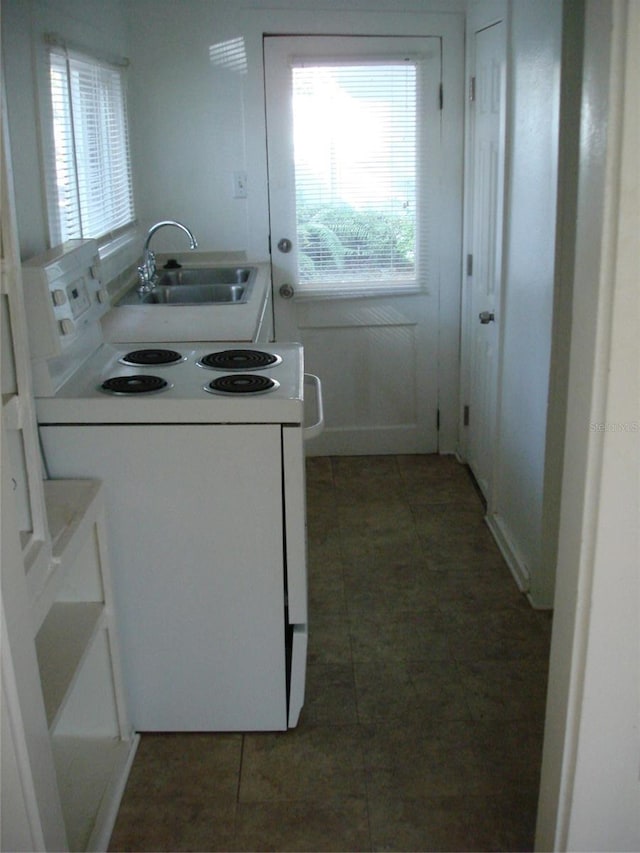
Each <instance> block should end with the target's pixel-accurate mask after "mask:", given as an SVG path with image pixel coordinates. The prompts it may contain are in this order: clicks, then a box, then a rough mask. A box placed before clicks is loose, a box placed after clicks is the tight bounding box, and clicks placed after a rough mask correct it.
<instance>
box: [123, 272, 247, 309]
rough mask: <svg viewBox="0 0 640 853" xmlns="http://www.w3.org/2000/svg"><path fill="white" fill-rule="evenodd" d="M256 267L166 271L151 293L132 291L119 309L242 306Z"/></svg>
mask: <svg viewBox="0 0 640 853" xmlns="http://www.w3.org/2000/svg"><path fill="white" fill-rule="evenodd" d="M256 272H257V270H256V267H192V268H186V267H181V268H180V269H177V270H163V271H162V273H161V275H160V277H159V279H158V283H157V284H156V285H155V287H154V288H153V290H150V291H149V292H148V293H139V292H138V290H137V288H135V287H134V288H133V289H132V290H130V291H129V292H128V293H127V294H126V295H125V296H124V297H123V298H122V299H121V300H120V301H119V303H118V305H242V304H243V303H245V302H247V301H248V300H249V297H250V295H251V291H252V289H253V285H254V282H255V278H256Z"/></svg>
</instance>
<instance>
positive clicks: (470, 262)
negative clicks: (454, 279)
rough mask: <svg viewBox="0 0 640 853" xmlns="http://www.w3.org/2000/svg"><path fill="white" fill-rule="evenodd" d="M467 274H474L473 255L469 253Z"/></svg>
mask: <svg viewBox="0 0 640 853" xmlns="http://www.w3.org/2000/svg"><path fill="white" fill-rule="evenodd" d="M467 275H473V255H467Z"/></svg>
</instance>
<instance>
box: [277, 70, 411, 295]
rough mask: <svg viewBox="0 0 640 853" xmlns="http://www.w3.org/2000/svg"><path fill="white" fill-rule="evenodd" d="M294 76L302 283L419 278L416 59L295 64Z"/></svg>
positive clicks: (367, 283) (388, 282)
mask: <svg viewBox="0 0 640 853" xmlns="http://www.w3.org/2000/svg"><path fill="white" fill-rule="evenodd" d="M292 82H293V116H294V117H293V125H294V159H295V183H296V216H297V232H298V233H297V237H298V241H297V244H298V267H299V269H298V273H299V282H300V284H301V285H302V286H303V287H304V286H305V284H306V285H307V286H308V287H318V286H320V287H324V288H338V289H339V288H341V287H342V288H347V289H352V288H354V287H357V286H358V285H360V286H362V287H371V286H381V285H383V286H391V287H394V286H395V287H397V286H399V285H401V284H405V285H406V284H415V282H416V277H417V271H416V264H417V257H418V255H419V252H420V246H419V245H418V244H419V242H420V239H419V235H420V234H421V231H422V229H421V226H420V221H419V219H420V210H419V204H418V199H419V198H420V193H419V189H418V145H419V115H418V74H417V66H416V63H415V62H412V61H409V60H402V61H398V62H388V61H387V62H381V63H371V62H368V63H362V62H359V63H356V62H354V63H342V62H341V63H337V64H333V65H332V64H327V63H322V64H313V65H309V64H306V63H305V64H300V65H296V64H295V63H294V65H293V68H292Z"/></svg>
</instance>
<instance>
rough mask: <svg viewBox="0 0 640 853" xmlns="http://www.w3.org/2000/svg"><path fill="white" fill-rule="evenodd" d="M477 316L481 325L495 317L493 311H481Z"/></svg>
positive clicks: (490, 321)
mask: <svg viewBox="0 0 640 853" xmlns="http://www.w3.org/2000/svg"><path fill="white" fill-rule="evenodd" d="M478 317H479V318H480V322H481V323H482V325H483V326H486V325H487V323H493V321H494V320H495V319H496V318H495V314H494V313H493V311H481V312H480V313H479V314H478Z"/></svg>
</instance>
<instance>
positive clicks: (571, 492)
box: [536, 0, 640, 851]
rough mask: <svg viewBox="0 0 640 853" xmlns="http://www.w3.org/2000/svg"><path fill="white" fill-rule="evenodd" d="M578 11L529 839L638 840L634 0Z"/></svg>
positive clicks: (639, 317)
mask: <svg viewBox="0 0 640 853" xmlns="http://www.w3.org/2000/svg"><path fill="white" fill-rule="evenodd" d="M626 12H628V17H627V15H626V14H625V13H626ZM585 21H586V27H585V33H586V37H585V52H584V75H583V81H584V89H583V96H582V118H581V128H580V171H579V180H578V187H579V194H578V216H577V239H576V263H575V275H574V281H573V285H574V286H573V306H572V313H573V327H572V328H573V330H572V335H571V351H570V363H569V397H568V403H567V431H566V445H565V457H564V458H565V462H564V472H563V484H562V486H563V489H562V511H561V519H560V539H559V549H558V584H557V591H556V599H555V616H554V629H553V637H552V649H551V665H550V673H549V696H548V701H547V720H546V727H545V746H544V755H543V764H542V777H541V791H540V805H539V811H538V831H537V839H536V849H538V850H581V851H585V850H608V851H613V850H639V849H640V779H639V767H640V696H639V693H638V685H639V683H640V577H639V574H638V567H639V565H640V548H639V539H638V536H639V530H638V518H639V517H640V495H639V491H640V452H639V451H640V446H639V445H640V348H639V340H640V336H639V335H638V326H639V322H640V313H639V312H640V304H639V300H640V291H639V288H638V268H637V262H638V256H639V255H640V171H639V168H640V167H639V162H638V150H639V149H640V59H639V57H640V4H638V3H637V2H636V0H631V2H629V3H626V2H617V3H611V2H610V0H587V2H586V17H585Z"/></svg>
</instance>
